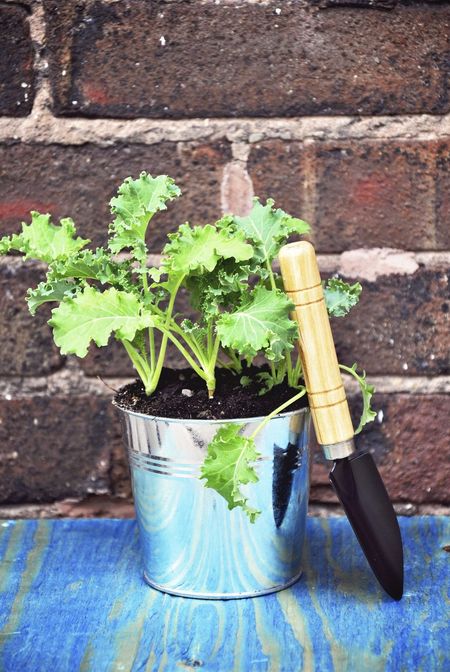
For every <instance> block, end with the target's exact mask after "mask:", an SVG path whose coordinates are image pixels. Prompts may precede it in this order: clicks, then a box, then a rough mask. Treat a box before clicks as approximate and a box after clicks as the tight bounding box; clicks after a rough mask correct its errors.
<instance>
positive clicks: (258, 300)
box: [217, 287, 297, 361]
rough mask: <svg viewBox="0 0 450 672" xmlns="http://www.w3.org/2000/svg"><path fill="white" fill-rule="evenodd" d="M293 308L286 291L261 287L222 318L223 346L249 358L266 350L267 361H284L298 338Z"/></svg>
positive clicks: (221, 337) (219, 322)
mask: <svg viewBox="0 0 450 672" xmlns="http://www.w3.org/2000/svg"><path fill="white" fill-rule="evenodd" d="M291 308H292V304H291V302H290V301H289V299H288V298H287V296H286V295H285V294H284V293H283V292H281V291H278V290H277V291H273V290H272V291H271V290H268V289H266V288H265V287H257V288H256V289H255V290H254V291H253V292H252V293H251V294H250V295H248V296H246V297H245V298H244V300H243V301H242V303H241V305H240V306H239V308H238V309H237V310H236V311H234V312H232V313H222V314H221V315H220V317H219V318H218V320H217V333H218V334H219V336H220V340H221V343H222V345H223V346H225V347H229V348H232V349H233V350H236V351H237V352H238V353H239V354H240V355H242V356H243V357H246V358H248V359H251V358H253V357H254V356H255V355H256V354H257V353H258V352H261V351H262V352H263V353H264V355H265V356H266V358H267V359H269V360H272V361H280V360H281V359H283V358H284V355H285V353H286V351H287V350H291V349H292V348H293V343H294V341H295V338H296V335H297V326H296V323H295V322H294V321H293V320H291V319H290V318H289V311H290V310H291Z"/></svg>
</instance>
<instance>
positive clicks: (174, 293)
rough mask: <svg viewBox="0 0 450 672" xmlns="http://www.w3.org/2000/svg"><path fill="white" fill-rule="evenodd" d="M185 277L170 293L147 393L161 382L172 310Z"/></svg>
mask: <svg viewBox="0 0 450 672" xmlns="http://www.w3.org/2000/svg"><path fill="white" fill-rule="evenodd" d="M184 277H185V276H184V274H183V275H180V277H179V278H178V281H177V282H176V284H175V286H174V288H173V290H172V292H171V294H170V300H169V305H168V306H167V311H166V314H165V316H166V319H165V323H164V330H163V337H162V342H161V347H160V349H159V355H158V361H157V362H156V367H155V370H154V372H153V375H152V377H151V380H150V383H149V386H148V388H146V390H145V392H146V394H147V395H150V394H151V393H152V392H154V391H155V390H156V388H157V386H158V383H159V379H160V376H161V371H162V367H163V364H164V359H165V356H166V350H167V341H168V338H169V331H168V328H169V325H170V321H171V319H172V312H173V307H174V304H175V298H176V296H177V292H178V290H179V288H180V285H181V283H182V282H183V280H184Z"/></svg>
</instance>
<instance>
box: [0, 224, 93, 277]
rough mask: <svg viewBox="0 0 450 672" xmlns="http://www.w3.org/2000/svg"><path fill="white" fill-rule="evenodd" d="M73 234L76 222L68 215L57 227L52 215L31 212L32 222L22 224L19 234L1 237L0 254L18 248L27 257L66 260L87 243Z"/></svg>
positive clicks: (49, 261)
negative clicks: (53, 222) (52, 220)
mask: <svg viewBox="0 0 450 672" xmlns="http://www.w3.org/2000/svg"><path fill="white" fill-rule="evenodd" d="M75 235H76V230H75V225H74V223H73V221H72V220H71V219H70V218H69V217H66V218H64V219H61V220H60V225H59V226H56V225H55V224H52V223H51V215H48V214H47V215H41V214H39V212H35V211H33V212H32V213H31V224H26V223H25V222H23V223H22V233H20V234H18V235H17V234H14V235H12V236H11V237H10V238H8V237H4V238H2V240H1V241H0V254H5V253H6V252H9V251H10V250H17V251H19V252H23V253H24V254H25V258H26V259H29V258H32V259H39V260H40V261H45V262H47V263H48V264H50V263H52V262H54V261H56V260H58V259H66V258H67V257H69V256H70V255H72V254H74V253H76V252H78V251H79V250H80V249H81V248H82V247H84V246H85V245H87V243H89V242H90V241H89V240H87V239H83V238H80V237H75Z"/></svg>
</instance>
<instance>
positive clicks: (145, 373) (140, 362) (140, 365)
mask: <svg viewBox="0 0 450 672" xmlns="http://www.w3.org/2000/svg"><path fill="white" fill-rule="evenodd" d="M122 343H123V347H124V348H125V350H126V351H127V353H128V356H129V358H130V359H131V361H132V362H133V366H134V368H135V369H136V371H137V373H138V375H139V378H140V379H141V380H142V382H143V384H144V387H145V388H146V389H147V384H148V380H149V378H150V376H151V372H150V369H149V368H148V364H147V362H146V361H145V359H144V358H143V357H142V356H141V355H140V354H139V353H138V351H137V350H136V349H135V348H133V346H132V345H131V343H130V341H125V340H124V341H122Z"/></svg>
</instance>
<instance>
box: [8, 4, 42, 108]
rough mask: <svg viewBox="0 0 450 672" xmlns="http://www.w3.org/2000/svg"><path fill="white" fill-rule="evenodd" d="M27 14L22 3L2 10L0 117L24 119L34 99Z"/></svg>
mask: <svg viewBox="0 0 450 672" xmlns="http://www.w3.org/2000/svg"><path fill="white" fill-rule="evenodd" d="M27 14H28V13H27V11H26V10H25V8H24V7H20V6H19V3H17V4H14V5H11V6H8V5H5V3H2V5H1V6H0V42H1V45H2V57H1V58H0V114H5V115H8V116H12V117H23V116H25V115H27V114H29V113H30V112H31V108H32V106H33V99H34V74H33V47H32V44H31V38H30V29H29V26H28V21H27Z"/></svg>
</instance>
